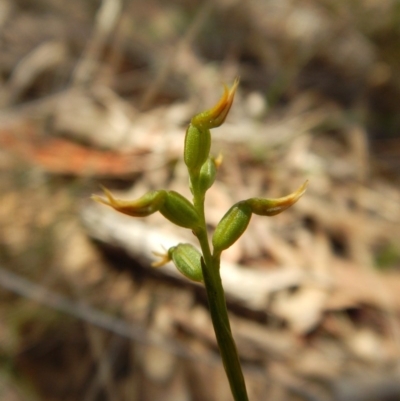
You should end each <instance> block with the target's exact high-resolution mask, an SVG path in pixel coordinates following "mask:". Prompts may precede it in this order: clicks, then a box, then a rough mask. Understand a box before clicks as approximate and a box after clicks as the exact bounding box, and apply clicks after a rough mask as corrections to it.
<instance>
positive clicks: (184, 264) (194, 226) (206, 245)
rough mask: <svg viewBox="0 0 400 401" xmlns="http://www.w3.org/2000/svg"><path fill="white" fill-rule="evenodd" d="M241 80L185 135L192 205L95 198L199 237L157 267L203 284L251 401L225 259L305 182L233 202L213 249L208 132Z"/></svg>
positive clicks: (232, 368) (150, 196) (224, 351)
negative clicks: (274, 194) (285, 191)
mask: <svg viewBox="0 0 400 401" xmlns="http://www.w3.org/2000/svg"><path fill="white" fill-rule="evenodd" d="M238 84H239V80H238V79H236V80H235V81H234V83H233V85H232V87H231V88H230V89H229V88H228V87H226V86H225V87H224V93H223V95H222V97H221V99H220V100H219V102H218V103H217V104H216V105H215V106H214V107H213V108H211V109H209V110H207V111H204V112H202V113H199V114H197V115H196V116H194V117H193V118H192V120H191V122H190V124H189V127H188V128H187V131H186V136H185V144H184V154H183V158H184V162H185V164H186V166H187V169H188V173H189V186H190V190H191V193H192V195H193V200H192V202H191V201H190V200H188V199H186V198H185V197H184V196H182V195H181V194H179V193H177V192H175V191H168V190H157V191H150V192H148V193H147V194H145V195H144V196H142V197H141V198H139V199H136V200H132V201H127V200H121V199H116V198H114V196H113V195H112V194H111V193H110V191H108V190H107V189H106V188H103V190H104V193H105V196H106V198H102V197H99V196H97V195H93V196H92V198H93V199H94V200H95V201H97V202H100V203H103V204H105V205H107V206H111V207H112V208H113V209H115V210H116V211H118V212H121V213H124V214H127V215H129V216H133V217H145V216H148V215H150V214H152V213H156V212H160V213H161V214H162V215H163V216H164V217H165V218H167V219H168V220H169V221H171V222H172V223H174V224H176V225H177V226H180V227H184V228H187V229H190V230H191V231H192V232H193V234H194V236H195V237H197V239H198V242H199V245H200V250H198V249H197V248H196V247H194V246H193V245H191V244H177V245H176V246H174V247H172V248H170V249H168V251H167V252H166V253H165V254H159V253H157V254H156V255H158V256H160V257H161V259H160V261H158V262H156V263H154V265H155V266H161V265H163V264H165V263H167V262H169V261H172V262H173V263H174V264H175V266H176V267H177V269H178V270H179V271H180V272H181V273H182V274H184V275H185V276H186V277H187V278H189V279H191V280H194V281H196V282H200V283H202V284H203V285H204V286H205V289H206V292H207V297H208V303H209V310H210V314H211V319H212V323H213V326H214V331H215V335H216V338H217V342H218V346H219V350H220V354H221V357H222V361H223V364H224V368H225V371H226V375H227V377H228V380H229V384H230V388H231V391H232V395H233V397H234V399H235V401H248V395H247V390H246V385H245V381H244V377H243V372H242V368H241V365H240V360H239V355H238V352H237V349H236V345H235V342H234V339H233V336H232V331H231V327H230V323H229V317H228V311H227V307H226V300H225V294H224V289H223V286H222V282H221V276H220V262H221V255H222V253H223V251H224V250H226V249H228V248H229V247H230V246H231V245H233V244H234V243H235V242H236V241H237V240H238V239H239V238H240V236H241V235H242V234H243V233H244V232H245V230H246V228H247V226H248V224H249V222H250V219H251V217H252V215H253V214H256V215H260V216H274V215H276V214H278V213H281V212H283V211H284V210H285V209H287V208H288V207H290V206H292V205H293V204H294V203H296V202H297V200H298V199H299V198H300V197H301V196H302V195H303V194H304V192H305V190H306V186H307V181H306V182H305V183H304V184H303V185H302V186H301V187H300V188H298V189H297V190H296V191H295V192H293V193H292V194H290V195H288V196H285V197H282V198H277V199H264V198H250V199H246V200H242V201H239V202H237V203H235V204H234V205H233V206H232V207H231V208H230V209H229V210H228V211H227V212H226V214H225V215H224V216H223V217H222V219H221V221H220V222H219V223H218V225H217V227H216V229H215V231H214V233H213V234H212V240H211V243H212V246H211V244H210V241H209V236H208V232H207V228H206V219H205V211H204V201H205V195H206V192H207V190H208V189H209V188H210V187H211V186H212V185H213V183H214V181H215V177H216V173H217V170H218V167H219V165H220V163H221V158H213V157H211V156H210V147H211V133H210V129H213V128H217V127H219V126H220V125H221V124H222V123H223V122H224V121H225V119H226V116H227V115H228V113H229V110H230V108H231V105H232V102H233V99H234V96H235V92H236V89H237V87H238Z"/></svg>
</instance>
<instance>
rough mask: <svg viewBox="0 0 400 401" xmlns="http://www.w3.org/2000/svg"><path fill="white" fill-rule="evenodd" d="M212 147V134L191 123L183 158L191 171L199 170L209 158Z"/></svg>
mask: <svg viewBox="0 0 400 401" xmlns="http://www.w3.org/2000/svg"><path fill="white" fill-rule="evenodd" d="M210 148H211V134H210V131H209V130H208V129H201V128H200V127H196V126H194V125H193V124H190V125H189V127H188V129H187V131H186V136H185V145H184V152H183V158H184V160H185V164H186V166H187V167H188V170H189V171H190V172H192V173H193V172H198V171H199V170H200V168H201V166H202V165H203V164H204V162H205V161H206V160H207V158H208V155H209V153H210Z"/></svg>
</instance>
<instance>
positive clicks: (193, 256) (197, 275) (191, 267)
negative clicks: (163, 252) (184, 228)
mask: <svg viewBox="0 0 400 401" xmlns="http://www.w3.org/2000/svg"><path fill="white" fill-rule="evenodd" d="M168 255H169V257H170V259H172V261H173V262H174V264H175V266H176V268H177V269H178V270H179V271H180V272H181V273H182V274H183V275H184V276H185V277H187V278H188V279H190V280H193V281H197V282H202V281H203V272H202V270H201V257H202V256H201V253H200V252H199V251H198V250H197V249H196V248H195V247H194V246H193V245H190V244H178V245H177V246H174V247H172V248H170V249H169V250H168Z"/></svg>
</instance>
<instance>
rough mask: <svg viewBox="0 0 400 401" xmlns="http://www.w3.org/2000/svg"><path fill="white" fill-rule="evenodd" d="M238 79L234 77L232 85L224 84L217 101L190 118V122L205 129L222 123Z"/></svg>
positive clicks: (229, 106) (233, 95)
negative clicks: (208, 108) (212, 105)
mask: <svg viewBox="0 0 400 401" xmlns="http://www.w3.org/2000/svg"><path fill="white" fill-rule="evenodd" d="M238 85H239V79H238V78H236V79H235V82H234V83H233V85H232V87H231V88H230V89H228V87H227V86H224V94H223V95H222V97H221V99H220V100H219V102H218V103H217V104H216V105H215V106H214V107H213V108H211V109H210V110H206V111H203V112H202V113H199V114H197V115H196V116H194V117H193V118H192V121H191V124H192V125H193V126H195V127H201V128H206V129H211V128H216V127H219V126H220V125H222V123H223V122H224V121H225V119H226V116H227V115H228V113H229V110H230V108H231V106H232V103H233V98H234V97H235V93H236V89H237V87H238Z"/></svg>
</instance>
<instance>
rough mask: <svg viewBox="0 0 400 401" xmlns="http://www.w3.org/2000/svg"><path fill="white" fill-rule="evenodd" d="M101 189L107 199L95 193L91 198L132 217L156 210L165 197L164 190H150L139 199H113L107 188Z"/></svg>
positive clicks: (145, 214) (147, 214)
mask: <svg viewBox="0 0 400 401" xmlns="http://www.w3.org/2000/svg"><path fill="white" fill-rule="evenodd" d="M103 191H104V193H105V195H106V197H107V199H104V198H101V197H100V196H97V195H92V199H93V200H95V201H96V202H99V203H103V204H104V205H107V206H111V207H112V208H113V209H115V210H116V211H118V212H120V213H124V214H127V215H128V216H133V217H145V216H149V215H150V214H153V213H155V212H157V211H158V210H159V209H160V207H161V205H162V204H163V203H164V201H165V199H166V197H167V192H166V191H163V190H161V191H150V192H148V193H147V194H145V195H143V196H142V197H141V198H139V199H136V200H133V201H128V200H122V199H115V198H114V197H113V196H112V194H111V192H110V191H109V190H108V189H107V188H104V187H103Z"/></svg>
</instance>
